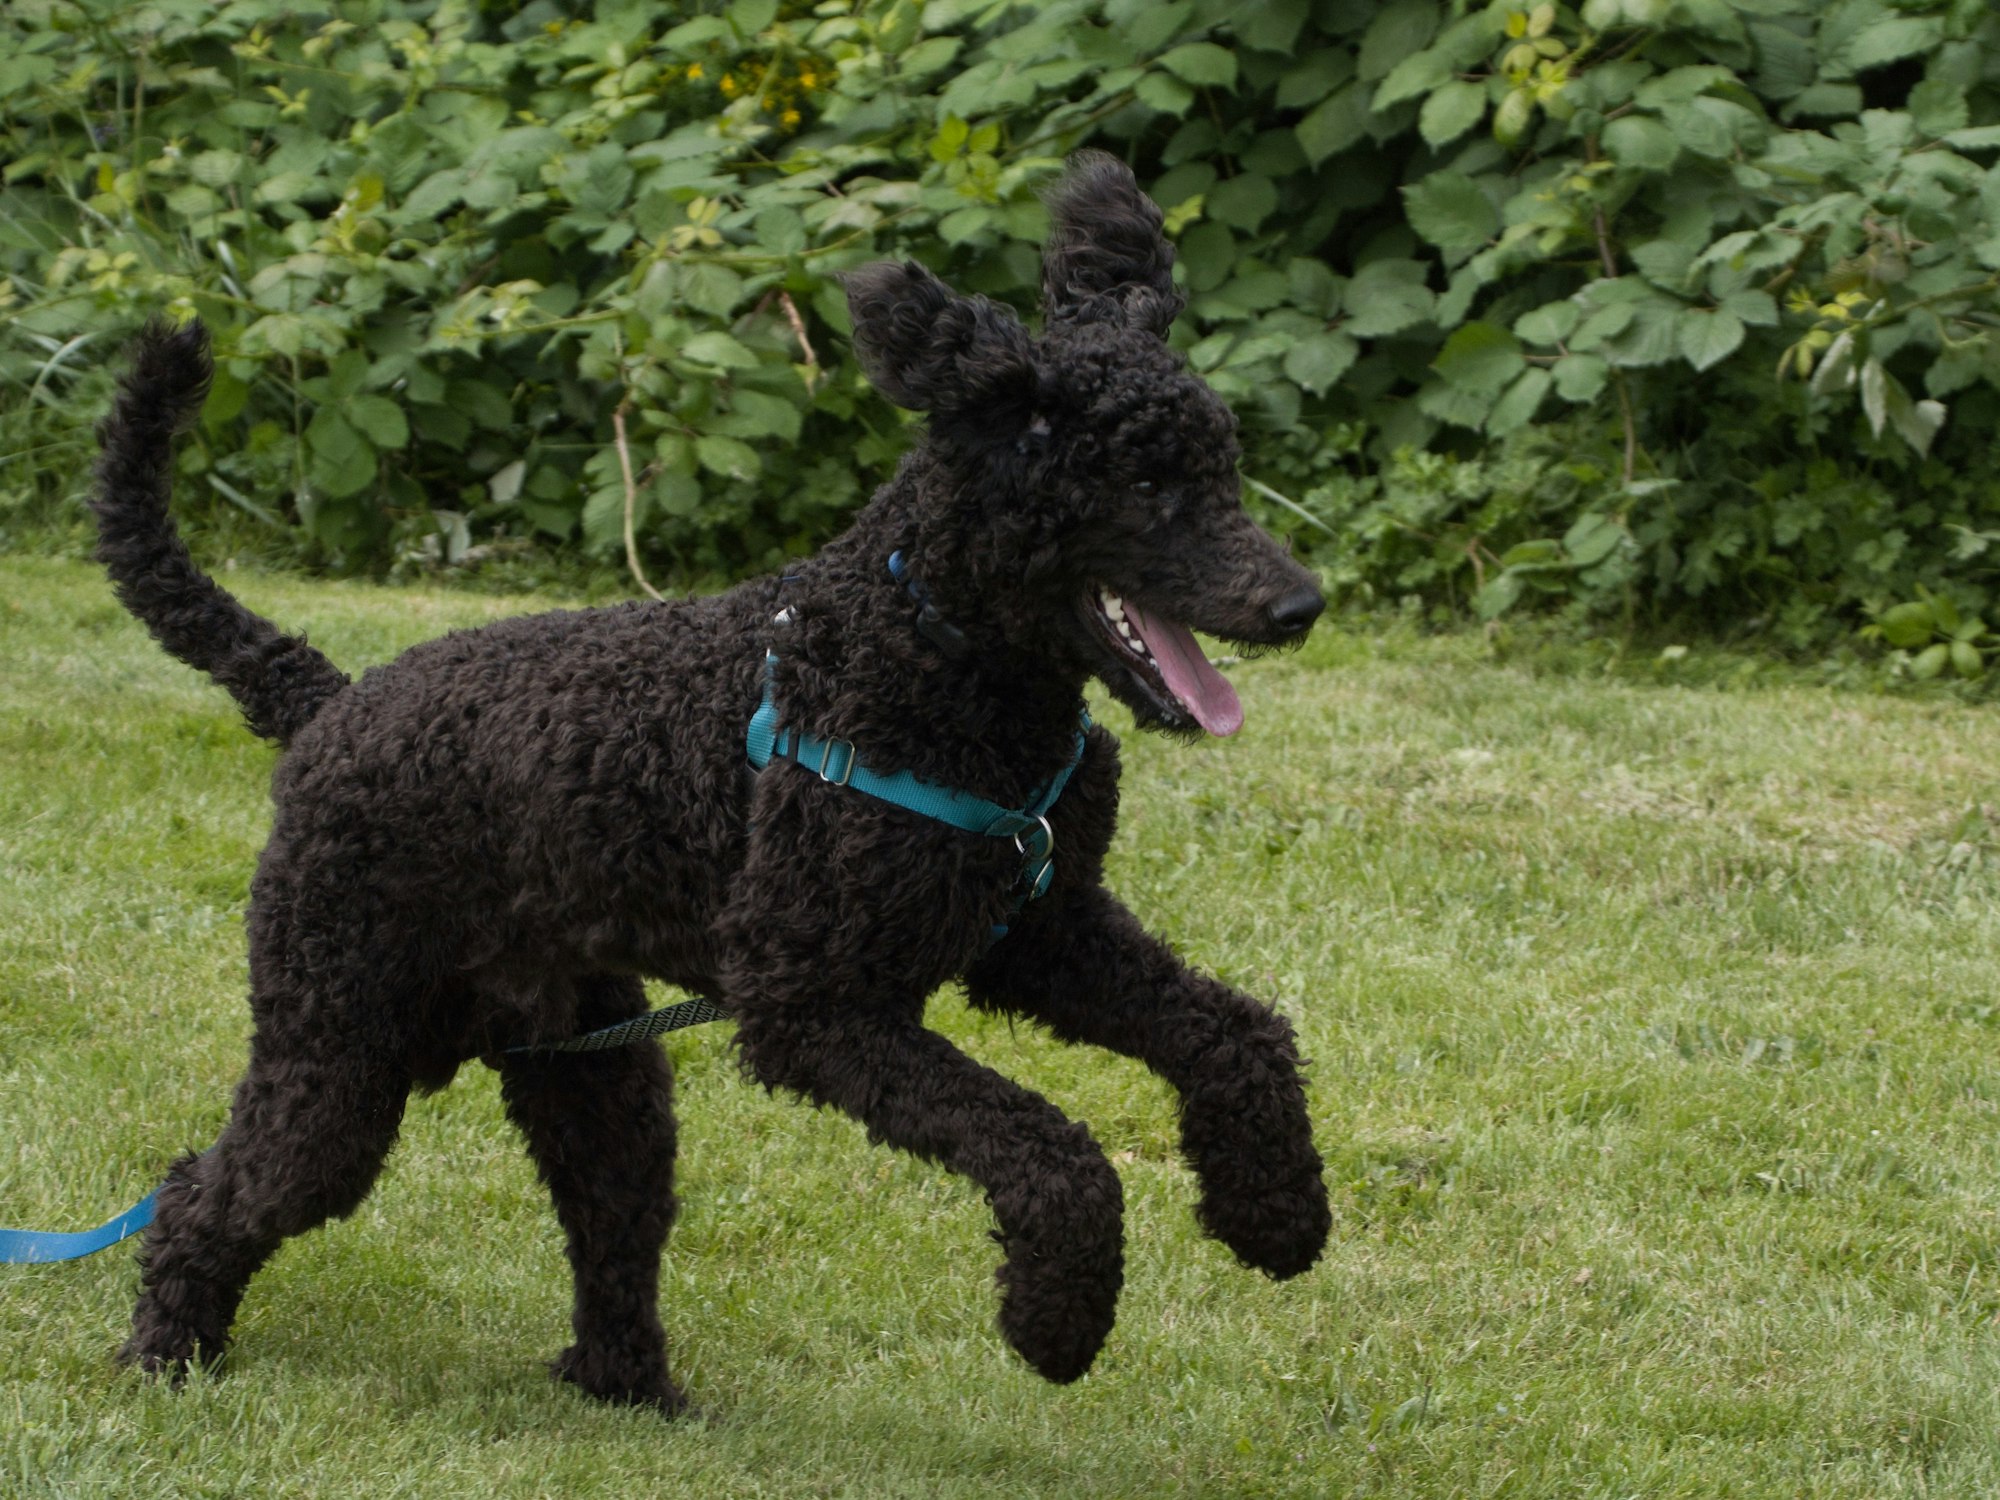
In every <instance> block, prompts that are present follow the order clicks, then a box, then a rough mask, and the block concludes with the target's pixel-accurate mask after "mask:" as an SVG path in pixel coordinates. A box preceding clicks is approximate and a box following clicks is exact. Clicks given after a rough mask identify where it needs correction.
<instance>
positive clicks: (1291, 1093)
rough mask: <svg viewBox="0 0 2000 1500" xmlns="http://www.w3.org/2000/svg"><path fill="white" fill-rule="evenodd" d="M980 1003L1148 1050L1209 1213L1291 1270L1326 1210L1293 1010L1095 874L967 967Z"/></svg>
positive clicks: (1316, 1245)
mask: <svg viewBox="0 0 2000 1500" xmlns="http://www.w3.org/2000/svg"><path fill="white" fill-rule="evenodd" d="M966 989H967V993H968V995H969V997H970V999H971V1002H972V1004H974V1005H975V1006H978V1007H979V1008H981V1009H984V1010H996V1011H1001V1012H1005V1013H1008V1014H1013V1015H1020V1016H1026V1017H1028V1018H1030V1019H1032V1020H1035V1021H1038V1022H1040V1023H1042V1024H1043V1025H1045V1026H1047V1027H1048V1028H1049V1029H1050V1030H1051V1031H1052V1032H1054V1033H1055V1034H1056V1036H1058V1037H1059V1038H1061V1039H1062V1040H1063V1041H1066V1042H1090V1043H1092V1044H1094V1045H1096V1046H1100V1047H1108V1048H1110V1049H1111V1050H1112V1051H1114V1052H1121V1053H1124V1054H1125V1055H1126V1056H1128V1057H1135V1058H1137V1059H1139V1060H1140V1061H1141V1062H1143V1063H1145V1064H1146V1065H1147V1066H1148V1067H1150V1068H1151V1069H1152V1070H1153V1071H1154V1072H1156V1073H1158V1074H1160V1076H1162V1077H1163V1078H1165V1079H1166V1080H1167V1081H1168V1082H1169V1083H1171V1084H1172V1085H1173V1086H1174V1088H1175V1090H1176V1091H1178V1093H1179V1094H1180V1102H1181V1149H1182V1150H1183V1151H1184V1152H1185V1154H1186V1156H1187V1159H1188V1164H1189V1165H1190V1166H1192V1167H1193V1168H1194V1171H1195V1174H1196V1176H1197V1177H1198V1178H1199V1179H1200V1182H1201V1202H1200V1206H1199V1209H1198V1210H1197V1211H1198V1213H1199V1216H1200V1219H1201V1224H1202V1227H1203V1228H1204V1229H1205V1230H1206V1231H1207V1232H1208V1233H1209V1234H1210V1235H1212V1236H1214V1237H1215V1238H1216V1239H1219V1240H1221V1241H1222V1242H1223V1243H1224V1244H1225V1245H1227V1246H1229V1248H1230V1249H1231V1250H1233V1251H1234V1252H1235V1253H1236V1255H1237V1258H1238V1259H1240V1260H1242V1261H1243V1262H1244V1263H1245V1264H1246V1265H1250V1266H1255V1267H1256V1268H1257V1269H1258V1270H1261V1271H1264V1272H1266V1273H1268V1274H1269V1275H1272V1276H1276V1277H1286V1276H1296V1275H1297V1274H1298V1273H1299V1272H1301V1271H1303V1270H1305V1269H1306V1268H1307V1267H1308V1266H1310V1265H1311V1264H1312V1263H1313V1262H1314V1261H1315V1260H1317V1259H1318V1258H1319V1254H1320V1252H1321V1250H1322V1249H1323V1248H1324V1247H1325V1245H1326V1237H1327V1232H1328V1229H1329V1228H1330V1227H1331V1222H1332V1221H1331V1216H1330V1214H1329V1212H1328V1209H1327V1201H1326V1186H1325V1183H1324V1182H1323V1181H1322V1180H1321V1163H1320V1157H1319V1152H1318V1150H1317V1149H1315V1147H1314V1146H1313V1140H1312V1125H1311V1121H1310V1120H1309V1119H1308V1117H1307V1113H1306V1100H1305V1091H1304V1089H1303V1088H1302V1087H1301V1086H1300V1082H1299V1067H1300V1064H1299V1055H1298V1049H1297V1046H1296V1043H1295V1041H1294V1039H1293V1035H1292V1027H1291V1023H1290V1022H1289V1021H1287V1020H1286V1019H1285V1018H1284V1017H1283V1016H1281V1015H1279V1014H1278V1013H1277V1012H1275V1011H1273V1010H1272V1009H1271V1008H1270V1007H1269V1006H1267V1005H1264V1004H1263V1003H1262V1002H1260V1001H1257V1000H1253V999H1252V998H1250V997H1249V996H1248V995H1244V994H1240V993H1238V992H1237V991H1235V990H1232V989H1230V988H1229V987H1228V986H1227V985H1225V984H1222V983H1220V982H1219V981H1217V980H1214V979H1211V978H1209V977H1208V976H1207V975H1205V974H1199V973H1196V972H1195V971H1194V970H1192V969H1190V968H1188V967H1187V966H1186V965H1185V964H1183V963H1182V962H1181V961H1180V959H1179V958H1178V957H1176V956H1175V954H1174V953H1173V950H1171V949H1170V948H1168V947H1167V945H1166V944H1165V943H1162V942H1160V941H1159V940H1158V939H1156V938H1154V937H1151V936H1149V935H1148V934H1147V933H1146V932H1145V931H1144V930H1143V929H1142V928H1141V927H1140V925H1139V923H1138V921H1137V919H1136V918H1134V917H1133V915H1132V914H1131V913H1130V912H1129V911H1127V910H1126V909H1125V908H1124V907H1123V906H1121V905H1120V904H1119V903H1118V901H1117V900H1116V898H1114V897H1113V896H1112V895H1111V894H1110V893H1109V892H1107V891H1105V890H1103V889H1102V888H1101V887H1084V888H1081V889H1072V890H1068V891H1060V890H1059V891H1057V892H1054V893H1052V894H1051V895H1050V896H1049V897H1048V898H1047V899H1045V900H1042V901H1038V902H1035V903H1034V904H1033V905H1032V906H1030V907H1029V908H1028V910H1027V911H1026V912H1025V913H1024V914H1023V916H1022V919H1021V920H1020V921H1019V922H1018V923H1017V924H1016V925H1015V929H1014V931H1013V932H1012V933H1011V934H1010V935H1009V936H1008V937H1007V938H1006V940H1005V941H1003V942H1001V943H1000V944H999V945H998V946H997V947H995V948H994V949H993V950H992V951H991V952H990V953H988V954H987V955H986V956H985V957H984V958H983V959H981V960H980V961H979V963H978V964H976V965H975V966H974V967H973V969H972V970H971V972H970V973H968V974H967V975H966Z"/></svg>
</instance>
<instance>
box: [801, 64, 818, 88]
mask: <svg viewBox="0 0 2000 1500" xmlns="http://www.w3.org/2000/svg"><path fill="white" fill-rule="evenodd" d="M818 82H819V75H818V74H817V73H815V72H813V71H812V70H811V69H810V68H808V69H807V70H806V71H805V72H803V73H801V74H799V87H800V88H802V89H809V88H811V87H812V86H813V85H814V84H816V83H818Z"/></svg>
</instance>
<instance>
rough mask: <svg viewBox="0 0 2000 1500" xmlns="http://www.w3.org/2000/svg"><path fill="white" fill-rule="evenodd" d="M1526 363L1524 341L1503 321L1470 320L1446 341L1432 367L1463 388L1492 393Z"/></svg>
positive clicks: (1474, 393) (1483, 393) (1479, 392)
mask: <svg viewBox="0 0 2000 1500" xmlns="http://www.w3.org/2000/svg"><path fill="white" fill-rule="evenodd" d="M1526 364H1527V359H1526V356H1525V355H1523V354H1522V352H1521V341H1520V340H1519V339H1517V338H1515V337H1514V335H1513V334H1511V333H1509V332H1508V331H1507V330H1506V329H1504V328H1502V327H1500V325H1499V324H1497V323H1467V324H1466V325H1465V326H1464V327H1462V328H1459V329H1457V330H1455V331H1454V332H1453V333H1452V335H1451V337H1450V338H1448V339H1446V340H1445V341H1444V347H1443V348H1442V349H1440V350H1439V351H1438V357H1437V358H1436V359H1435V360H1433V361H1432V362H1431V368H1432V369H1434V370H1436V371H1437V372H1438V374H1440V375H1442V376H1443V377H1444V378H1445V379H1446V380H1448V381H1450V382H1451V384H1452V385H1453V386H1455V387H1457V388H1458V389H1459V390H1461V391H1465V392H1467V393H1469V394H1472V395H1481V396H1491V395H1495V394H1497V393H1498V392H1499V390H1500V389H1501V387H1502V386H1504V385H1506V384H1507V383H1508V382H1509V381H1510V380H1512V379H1514V377H1515V376H1517V375H1518V374H1520V373H1521V371H1522V369H1523V368H1524V367H1525V365H1526Z"/></svg>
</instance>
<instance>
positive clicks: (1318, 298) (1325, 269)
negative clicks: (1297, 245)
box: [1285, 255, 1347, 318]
mask: <svg viewBox="0 0 2000 1500" xmlns="http://www.w3.org/2000/svg"><path fill="white" fill-rule="evenodd" d="M1346 285H1347V281H1346V278H1345V277H1342V276H1340V275H1338V274H1337V273H1336V272H1335V271H1334V269H1333V267H1331V266H1329V265H1328V264H1327V263H1326V262H1325V261H1323V260H1318V259H1316V258H1314V257H1312V256H1309V255H1296V256H1293V257H1292V259H1291V261H1290V262H1289V263H1287V265H1286V266H1285V294H1286V296H1287V297H1288V298H1289V299H1290V301H1291V304H1292V306H1294V307H1296V308H1298V309H1299V310H1300V311H1302V312H1307V313H1311V314H1312V315H1313V316H1314V317H1316V318H1330V317H1332V316H1333V315H1334V314H1335V313H1337V312H1339V311H1340V294H1341V291H1342V289H1343V288H1345V287H1346Z"/></svg>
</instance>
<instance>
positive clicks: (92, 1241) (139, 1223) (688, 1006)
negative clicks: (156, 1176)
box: [0, 995, 729, 1266]
mask: <svg viewBox="0 0 2000 1500" xmlns="http://www.w3.org/2000/svg"><path fill="white" fill-rule="evenodd" d="M728 1014H729V1012H728V1011H726V1010H724V1009H723V1008H722V1007H721V1006H719V1005H717V1004H716V1003H715V1002H714V1001H713V1000H709V999H705V998H703V997H702V996H699V995H697V996H696V997H695V998H694V999H692V1000H683V1001H681V1002H680V1003H679V1004H678V1005H665V1006H662V1007H661V1008H660V1009H658V1010H651V1011H647V1012H646V1014H645V1015H643V1016H634V1017H632V1019H631V1020H629V1021H618V1022H615V1023H613V1024H612V1025H610V1026H603V1027H600V1028H598V1029H597V1030H596V1031H587V1032H585V1033H584V1034H583V1035H582V1036H573V1037H571V1038H569V1039H568V1040H567V1041H562V1042H548V1043H545V1044H543V1045H541V1046H536V1047H509V1048H507V1049H506V1050H507V1052H508V1054H509V1055H512V1054H514V1053H520V1052H603V1051H605V1050H606V1049H608V1048H611V1047H625V1046H629V1045H630V1044H631V1043H633V1042H643V1041H645V1040H647V1039H648V1038H650V1037H656V1036H660V1035H662V1034H664V1033H666V1032H669V1031H679V1030H680V1029H681V1028H682V1027H684V1026H699V1025H701V1023H702V1022H704V1021H720V1020H723V1019H724V1018H725V1017H727V1016H728ZM159 1196H160V1190H159V1189H158V1188H154V1189H153V1191H152V1192H150V1193H148V1194H146V1196H145V1197H143V1198H141V1199H140V1200H139V1201H138V1202H137V1203H135V1204H133V1205H132V1206H131V1207H130V1208H128V1209H126V1210H125V1212H124V1213H122V1214H120V1215H118V1217H117V1218H115V1219H112V1220H110V1221H109V1222H108V1223H104V1224H100V1225H98V1226H97V1228H95V1229H87V1230H85V1231H84V1232H83V1233H81V1234H53V1233H49V1232H46V1231H43V1230H35V1229H0V1266H36V1265H41V1264H43V1263H44V1262H47V1261H53V1260H81V1259H83V1257H84V1256H86V1255H95V1254H96V1253H97V1252H98V1251H100V1250H102V1249H104V1248H106V1247H107V1246H110V1245H115V1244H117V1243H118V1242H119V1241H120V1240H129V1239H130V1238H131V1237H132V1236H133V1235H135V1234H137V1233H138V1232H139V1231H140V1230H142V1229H144V1228H145V1227H146V1226H147V1225H148V1224H150V1223H152V1222H153V1202H154V1200H155V1199H157V1198H158V1197H159Z"/></svg>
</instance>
